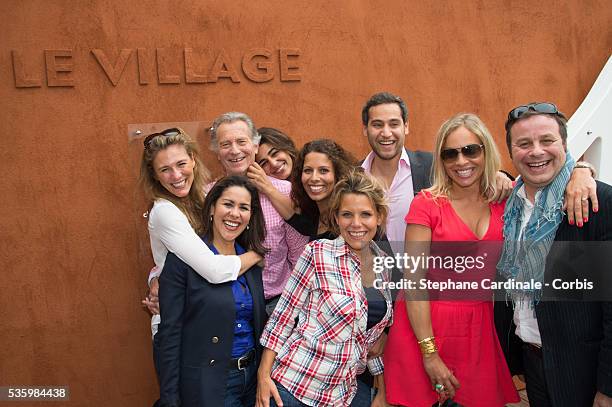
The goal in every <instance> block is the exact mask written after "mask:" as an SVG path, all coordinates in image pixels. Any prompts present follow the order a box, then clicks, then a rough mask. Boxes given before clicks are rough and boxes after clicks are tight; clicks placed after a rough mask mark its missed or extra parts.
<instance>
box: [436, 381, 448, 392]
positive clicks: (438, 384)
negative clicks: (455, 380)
mask: <svg viewBox="0 0 612 407" xmlns="http://www.w3.org/2000/svg"><path fill="white" fill-rule="evenodd" d="M434 389H435V390H436V391H437V392H438V393H442V392H443V391H444V390H446V387H444V385H443V384H440V383H436V384H435V385H434Z"/></svg>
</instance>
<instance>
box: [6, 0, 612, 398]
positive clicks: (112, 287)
mask: <svg viewBox="0 0 612 407" xmlns="http://www.w3.org/2000/svg"><path fill="white" fill-rule="evenodd" d="M610 27H612V9H611V8H610V3H609V2H608V1H604V0H602V1H558V2H533V1H523V0H519V1H512V2H508V1H497V0H496V1H469V2H465V1H448V2H446V1H445V2H433V1H432V2H429V1H412V0H410V1H404V0H387V1H362V0H354V1H345V2H330V1H327V0H310V1H303V2H278V1H267V0H266V1H237V2H218V1H196V0H192V1H157V0H155V1H154V0H145V1H139V2H128V1H117V0H92V1H88V2H69V1H59V0H39V1H33V0H25V1H19V2H14V1H2V2H0V118H1V120H0V129H1V130H2V131H1V132H0V134H1V135H2V146H3V147H2V149H1V150H0V174H2V177H1V181H0V182H1V188H0V189H1V190H2V191H3V193H2V194H1V197H0V204H1V208H2V211H1V212H0V224H1V230H2V232H1V233H0V250H1V255H0V269H1V270H2V277H1V278H0V293H1V294H0V313H1V320H2V322H1V325H2V329H1V330H0V386H1V385H69V386H70V391H71V402H69V403H58V404H55V405H64V404H65V405H74V406H126V407H128V406H129V407H132V406H145V405H150V404H151V403H152V402H153V401H154V399H155V396H156V392H157V384H156V381H155V375H154V371H153V366H152V362H151V347H150V335H149V322H148V317H147V314H146V313H145V312H144V311H143V310H142V309H141V307H140V299H141V297H142V296H143V294H144V292H145V289H144V280H145V276H146V273H147V271H148V269H149V268H150V266H151V265H152V260H151V258H150V254H149V249H148V241H147V236H146V223H145V219H143V217H142V216H141V214H142V212H144V210H145V209H146V208H145V206H144V204H143V201H142V199H141V197H140V195H139V191H138V189H137V185H136V177H137V169H138V160H139V152H140V148H141V147H140V146H141V144H140V141H139V140H138V139H135V138H134V137H133V130H134V129H140V128H142V129H144V130H147V129H150V128H155V126H151V125H147V123H159V122H164V123H166V122H169V123H174V122H199V123H192V124H190V126H192V128H194V129H202V128H203V127H204V126H206V124H207V123H209V122H210V120H211V119H213V118H214V117H215V116H216V115H218V114H220V113H222V112H225V111H228V110H239V111H244V112H247V113H249V114H250V115H252V117H253V118H254V120H255V122H256V124H257V125H258V126H272V127H278V128H281V129H284V130H286V131H287V132H288V133H289V134H290V135H292V136H293V137H294V138H295V139H296V141H297V142H298V144H300V145H301V144H302V143H303V142H305V141H307V140H310V139H313V138H318V137H331V138H334V139H336V140H340V141H342V143H343V145H344V146H346V147H347V148H348V149H350V150H351V151H352V152H353V153H355V154H356V155H357V156H363V155H364V154H365V153H366V152H367V151H368V149H367V143H366V140H365V139H364V137H363V136H362V135H361V125H360V109H361V105H362V104H363V102H364V101H365V100H366V99H367V97H368V96H369V95H371V94H372V93H374V92H376V91H380V90H389V91H392V92H394V93H397V94H399V95H402V96H403V97H404V98H405V100H406V102H407V103H408V106H409V109H410V136H409V137H408V138H407V142H406V144H407V146H408V147H410V148H419V149H431V147H432V144H433V141H432V138H433V135H434V134H435V131H436V129H437V128H438V126H439V125H440V123H441V122H442V121H443V120H444V119H445V118H447V117H448V116H450V115H452V114H454V113H456V112H458V111H473V112H476V113H478V114H479V115H481V117H482V118H483V119H484V120H485V122H486V123H488V124H489V127H490V129H491V130H492V131H493V133H494V134H495V135H496V138H497V141H498V142H499V145H500V147H502V151H503V152H504V154H505V153H506V152H505V149H504V147H503V146H504V144H503V133H502V130H503V121H504V118H505V114H506V112H507V111H508V109H509V108H511V107H512V106H513V105H516V104H518V103H523V102H527V101H531V100H541V99H547V100H553V101H555V102H557V103H558V105H559V106H560V108H561V109H562V110H563V111H565V112H566V113H568V114H571V113H572V112H573V111H574V110H575V109H576V108H577V106H578V105H579V104H580V102H581V101H582V99H583V98H584V96H585V95H586V94H587V92H588V90H589V89H590V87H591V85H592V83H593V82H594V80H595V78H596V77H597V74H598V72H599V71H600V69H601V68H602V67H603V65H604V63H605V61H606V60H607V59H608V57H609V55H610V52H611V50H612V31H611V28H610ZM158 48H160V50H157V49H158ZM185 48H188V49H191V50H192V51H189V50H187V52H185ZM262 48H263V49H266V50H268V51H269V55H270V57H269V58H265V57H255V59H254V61H255V62H259V63H261V64H263V65H261V68H259V70H257V68H256V67H255V65H254V64H253V62H252V60H251V59H249V55H248V54H249V52H250V51H251V50H253V49H259V51H258V52H259V53H260V54H261V53H262V52H264V51H262V50H261V49H262ZM123 49H125V50H128V51H121V50H123ZM138 49H140V50H139V51H138ZM92 50H98V51H95V52H92ZM222 50H224V53H222ZM266 52H267V51H266ZM185 54H187V55H185ZM219 55H221V57H219ZM245 55H246V61H247V62H246V64H245V67H244V68H243V67H242V61H243V58H245ZM122 58H123V59H122ZM219 58H221V59H219ZM283 58H284V59H283ZM215 61H216V62H217V65H215ZM266 64H268V65H269V66H270V71H266V69H267V68H266V66H268V65H266ZM186 66H187V68H186ZM105 70H106V71H108V72H109V74H108V75H107V74H106V73H105ZM245 72H246V73H245ZM224 75H225V76H229V77H224ZM249 75H251V77H249ZM217 76H218V77H217ZM253 78H255V80H259V81H263V82H255V81H254V80H253ZM215 79H216V82H215ZM113 81H114V82H115V84H113V83H112V82H113ZM187 81H189V82H191V83H186V82H187ZM198 81H200V82H202V81H204V82H205V83H197V82H198ZM177 82H178V83H177ZM199 137H201V138H202V139H204V137H205V136H204V135H203V134H200V135H199ZM202 144H203V146H205V141H204V140H203V141H202ZM206 157H207V159H208V161H207V162H208V163H209V164H210V167H211V168H213V169H215V170H217V169H218V168H219V167H218V165H217V163H216V161H215V158H214V157H213V156H212V155H211V154H209V153H207V155H206ZM504 163H505V168H507V169H509V168H510V163H509V161H508V160H507V159H505V161H504ZM3 405H4V404H3ZM6 405H7V406H8V405H11V403H6ZM15 405H23V404H15Z"/></svg>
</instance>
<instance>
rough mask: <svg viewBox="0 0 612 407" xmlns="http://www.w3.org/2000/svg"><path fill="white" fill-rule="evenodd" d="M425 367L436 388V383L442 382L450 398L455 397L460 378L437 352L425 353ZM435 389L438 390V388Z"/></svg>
mask: <svg viewBox="0 0 612 407" xmlns="http://www.w3.org/2000/svg"><path fill="white" fill-rule="evenodd" d="M423 367H425V372H427V375H428V376H429V380H431V385H432V386H433V387H434V389H435V387H436V384H441V385H442V386H444V387H442V390H441V391H445V392H446V393H447V394H448V396H449V397H450V398H453V397H455V391H456V390H457V389H458V388H459V387H460V385H459V380H457V378H456V377H455V375H454V374H453V372H451V371H450V370H449V368H448V367H446V365H445V364H444V362H443V361H442V358H440V355H438V353H437V352H435V353H430V354H428V355H423ZM438 387H439V386H438ZM435 390H436V391H438V389H435ZM441 391H440V392H441Z"/></svg>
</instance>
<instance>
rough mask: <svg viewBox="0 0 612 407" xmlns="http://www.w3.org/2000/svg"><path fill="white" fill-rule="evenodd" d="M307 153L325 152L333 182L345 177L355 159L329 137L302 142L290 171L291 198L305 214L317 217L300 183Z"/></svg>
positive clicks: (315, 207)
mask: <svg viewBox="0 0 612 407" xmlns="http://www.w3.org/2000/svg"><path fill="white" fill-rule="evenodd" d="M309 153H321V154H325V155H326V156H327V157H328V158H329V160H330V161H331V162H332V165H333V167H334V183H336V182H338V180H340V179H341V178H343V177H345V176H346V175H347V174H348V173H349V171H351V170H352V169H353V168H355V165H356V160H355V158H354V157H353V155H352V154H351V153H349V152H348V151H346V150H345V149H344V148H342V146H340V145H339V144H338V143H336V142H335V141H333V140H330V139H318V140H313V141H310V142H308V143H306V144H304V147H302V150H300V153H299V154H298V156H297V157H296V159H295V162H294V164H293V170H292V172H291V199H293V201H294V202H295V204H296V206H298V207H299V208H300V210H301V212H302V213H303V214H305V215H307V216H312V217H313V218H314V217H317V218H318V217H319V215H320V214H319V208H318V206H317V204H316V202H314V201H313V200H312V199H310V197H309V196H308V194H307V193H306V190H305V189H304V185H303V184H302V170H303V169H304V159H305V158H306V155H308V154H309Z"/></svg>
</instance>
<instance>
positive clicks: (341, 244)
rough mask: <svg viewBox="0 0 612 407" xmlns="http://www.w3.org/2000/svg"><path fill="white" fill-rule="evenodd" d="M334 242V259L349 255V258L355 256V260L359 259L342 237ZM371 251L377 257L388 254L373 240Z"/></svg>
mask: <svg viewBox="0 0 612 407" xmlns="http://www.w3.org/2000/svg"><path fill="white" fill-rule="evenodd" d="M333 242H334V257H341V256H347V255H348V256H354V257H355V258H357V259H358V256H357V255H355V254H354V253H353V252H352V251H351V248H350V247H349V245H348V244H347V243H346V242H345V241H344V239H343V238H342V236H338V237H337V238H336V239H334V240H333ZM370 249H372V250H373V251H374V254H375V255H376V256H387V254H386V253H385V252H384V251H383V250H382V249H381V248H380V247H378V245H377V244H376V243H375V242H374V241H373V240H372V241H371V242H370Z"/></svg>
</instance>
